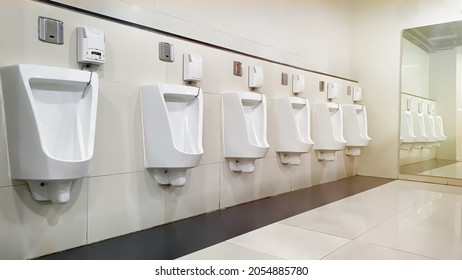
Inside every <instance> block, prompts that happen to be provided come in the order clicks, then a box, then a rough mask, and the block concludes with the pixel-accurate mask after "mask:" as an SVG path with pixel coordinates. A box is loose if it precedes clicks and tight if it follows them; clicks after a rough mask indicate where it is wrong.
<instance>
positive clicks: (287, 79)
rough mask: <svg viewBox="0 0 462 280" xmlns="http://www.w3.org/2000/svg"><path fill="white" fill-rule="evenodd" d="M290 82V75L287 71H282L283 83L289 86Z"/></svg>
mask: <svg viewBox="0 0 462 280" xmlns="http://www.w3.org/2000/svg"><path fill="white" fill-rule="evenodd" d="M288 84H289V75H288V74H287V73H285V72H282V73H281V85H283V86H287V85H288Z"/></svg>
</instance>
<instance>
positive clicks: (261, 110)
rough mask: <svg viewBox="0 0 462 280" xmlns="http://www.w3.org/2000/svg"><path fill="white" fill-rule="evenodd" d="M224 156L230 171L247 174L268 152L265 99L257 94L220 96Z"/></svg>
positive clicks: (234, 93)
mask: <svg viewBox="0 0 462 280" xmlns="http://www.w3.org/2000/svg"><path fill="white" fill-rule="evenodd" d="M222 106H223V138H224V139H223V140H224V157H225V158H226V159H227V161H228V163H229V166H230V168H231V170H232V171H235V172H245V173H250V172H253V171H254V169H255V160H256V159H259V158H263V157H264V156H265V155H266V152H267V151H268V148H269V145H268V142H267V141H266V97H265V95H263V94H261V93H253V92H244V91H225V92H224V93H223V100H222Z"/></svg>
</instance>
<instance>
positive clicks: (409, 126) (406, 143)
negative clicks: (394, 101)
mask: <svg viewBox="0 0 462 280" xmlns="http://www.w3.org/2000/svg"><path fill="white" fill-rule="evenodd" d="M416 140H417V137H416V136H415V135H414V129H413V120H412V113H411V112H410V111H401V125H400V148H401V149H403V150H410V149H411V148H412V147H413V144H414V143H415V142H416Z"/></svg>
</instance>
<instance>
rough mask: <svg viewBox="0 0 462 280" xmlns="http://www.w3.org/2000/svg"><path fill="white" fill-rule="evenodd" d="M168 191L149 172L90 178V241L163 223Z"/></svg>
mask: <svg viewBox="0 0 462 280" xmlns="http://www.w3.org/2000/svg"><path fill="white" fill-rule="evenodd" d="M164 216H165V192H164V190H163V189H162V188H160V187H159V186H158V185H157V184H156V183H155V181H154V179H153V178H152V177H151V176H150V175H149V173H148V172H135V173H126V174H117V175H112V176H99V177H91V178H89V179H88V243H92V242H96V241H100V240H103V239H107V238H110V237H114V236H119V235H123V234H127V233H130V232H134V231H139V230H142V229H146V228H150V227H153V226H156V225H159V224H163V223H164V221H165V219H164Z"/></svg>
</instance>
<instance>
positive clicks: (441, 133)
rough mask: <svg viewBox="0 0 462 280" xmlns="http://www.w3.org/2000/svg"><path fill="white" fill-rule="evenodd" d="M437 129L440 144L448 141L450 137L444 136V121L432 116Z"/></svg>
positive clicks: (439, 117) (436, 133)
mask: <svg viewBox="0 0 462 280" xmlns="http://www.w3.org/2000/svg"><path fill="white" fill-rule="evenodd" d="M431 117H432V120H433V125H434V127H435V135H436V138H437V139H438V141H439V142H443V141H446V140H447V139H448V137H447V136H446V135H445V134H444V128H443V119H442V118H441V116H431Z"/></svg>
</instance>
